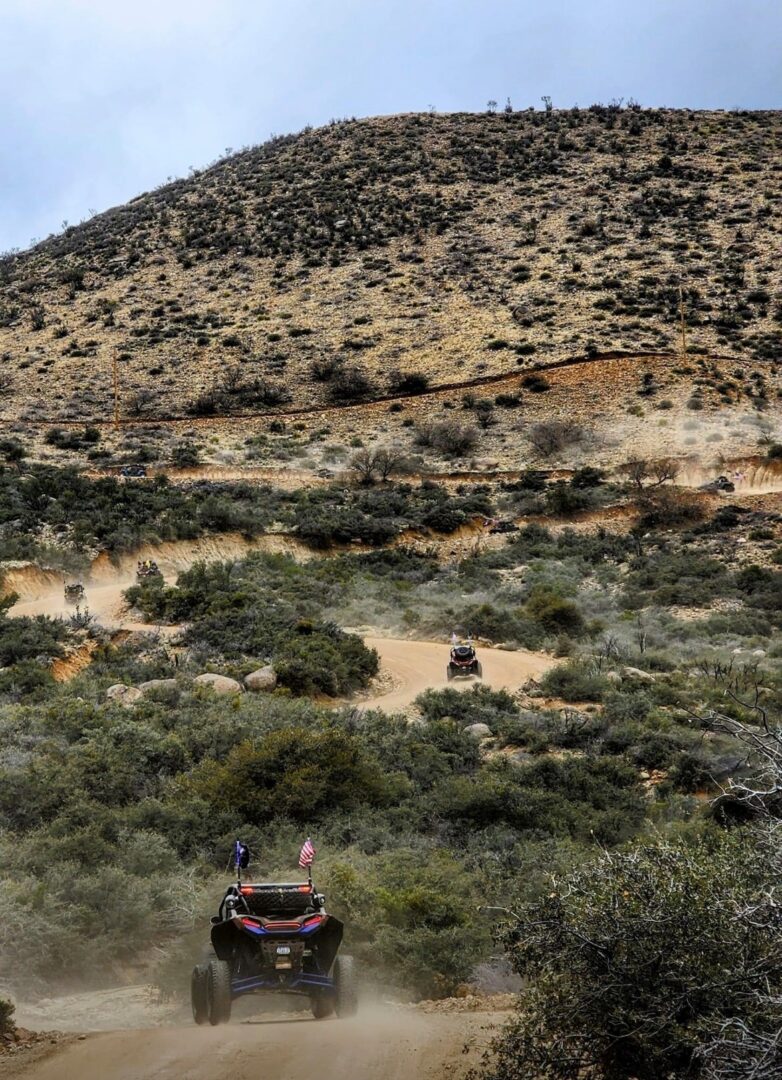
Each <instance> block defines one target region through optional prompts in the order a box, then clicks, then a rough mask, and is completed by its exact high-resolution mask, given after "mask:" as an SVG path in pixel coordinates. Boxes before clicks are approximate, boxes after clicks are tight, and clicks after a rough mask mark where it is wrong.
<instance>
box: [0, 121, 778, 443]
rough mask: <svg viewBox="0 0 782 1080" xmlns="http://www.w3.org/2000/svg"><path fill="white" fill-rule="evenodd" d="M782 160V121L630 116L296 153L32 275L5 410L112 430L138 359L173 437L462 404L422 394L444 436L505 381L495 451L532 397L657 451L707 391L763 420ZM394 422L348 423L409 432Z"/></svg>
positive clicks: (16, 272)
mask: <svg viewBox="0 0 782 1080" xmlns="http://www.w3.org/2000/svg"><path fill="white" fill-rule="evenodd" d="M781 142H782V120H780V116H779V114H778V113H768V112H766V113H764V112H754V113H739V112H736V113H706V112H692V111H670V110H640V109H637V108H635V107H631V108H627V109H621V110H620V109H618V108H614V107H602V106H599V107H598V106H594V107H592V108H590V109H587V110H577V109H574V110H569V111H553V112H549V113H544V112H534V111H525V112H514V113H508V114H506V113H498V114H496V115H490V114H483V115H481V114H454V115H443V116H440V115H405V116H394V117H387V118H377V119H370V120H360V121H348V122H339V123H333V124H331V125H329V126H328V127H325V128H322V129H318V130H307V131H304V132H303V133H301V134H299V135H295V136H289V137H284V138H278V139H274V140H272V141H270V142H269V143H266V144H264V145H263V146H260V147H257V148H253V149H250V150H246V151H243V152H241V153H239V154H236V155H234V156H231V157H227V158H225V159H223V160H221V161H219V162H218V163H217V164H215V165H214V166H212V167H211V168H209V169H207V170H205V171H203V172H200V173H195V174H194V175H193V176H192V177H190V178H189V179H187V180H180V181H177V182H175V183H173V184H169V185H168V186H165V187H161V188H159V189H157V190H156V191H154V192H151V193H148V194H145V195H142V196H140V197H139V198H137V199H134V200H133V201H131V202H130V203H128V204H127V205H126V206H123V207H119V208H116V209H114V210H111V211H109V212H107V213H105V214H101V215H99V216H97V217H94V218H92V219H91V220H90V221H88V222H86V223H85V224H83V225H80V226H77V227H73V228H69V229H67V230H66V231H65V232H64V233H63V234H62V235H60V236H56V237H53V238H50V239H49V240H47V241H45V242H44V243H42V244H40V245H38V246H37V247H35V248H33V249H32V250H30V251H27V252H23V253H21V254H12V255H10V256H7V257H6V258H5V259H4V261H3V262H2V264H0V280H1V282H2V284H1V285H0V356H2V361H3V363H2V368H1V369H0V371H1V378H2V387H3V396H2V404H1V405H0V418H4V419H5V420H6V421H7V422H8V423H9V424H12V425H15V426H16V428H17V430H20V431H21V430H24V429H25V426H26V425H30V424H35V423H36V422H37V424H38V425H43V424H44V423H51V422H54V421H57V422H66V421H71V422H77V421H84V420H89V421H99V420H105V419H109V418H110V417H111V414H112V409H113V375H112V364H113V361H114V359H115V358H116V359H117V361H118V363H117V370H118V376H119V389H120V403H121V410H122V414H123V416H124V417H126V418H127V419H135V420H136V421H150V422H154V421H155V420H159V419H166V418H173V417H179V418H187V417H190V416H192V417H194V418H197V417H202V418H203V417H214V416H217V417H220V416H225V415H230V414H259V413H260V414H262V415H263V414H267V413H274V414H275V415H277V414H280V413H289V412H294V413H295V412H297V411H303V410H312V409H330V410H332V412H330V413H327V414H325V419H326V421H327V423H328V422H329V421H332V422H333V421H334V418H335V417H337V418H339V417H340V416H341V414H340V413H335V412H333V410H340V409H342V408H344V407H345V406H346V405H355V404H356V403H358V404H359V405H360V404H361V403H364V402H371V401H377V400H383V399H386V400H387V399H388V398H389V397H397V398H404V397H406V396H408V395H411V394H412V395H420V394H421V393H422V392H423V391H425V390H427V389H428V390H430V391H437V388H438V387H440V388H442V387H450V388H452V389H450V390H440V391H439V392H435V393H434V394H431V393H430V395H429V396H428V397H427V398H425V399H421V398H417V399H416V400H417V401H418V402H419V403H420V405H419V407H420V408H422V409H423V410H424V413H425V414H426V416H427V417H429V418H430V419H431V417H432V413H433V410H435V409H441V408H443V407H446V408H448V407H453V406H454V405H456V404H460V403H461V396H462V395H461V394H460V393H458V391H459V390H462V391H463V390H464V388H465V386H469V385H470V384H472V383H477V384H478V386H479V390H478V397H480V396H481V395H483V396H487V397H489V399H490V401H491V403H492V404H494V402H495V399H496V398H498V395H499V401H498V403H499V404H500V409H499V410H498V411H497V412H496V414H495V417H494V422H493V423H492V424H489V423H487V424H486V425H481V426H482V427H484V428H485V431H486V432H488V434H487V435H486V437H485V440H484V443H483V444H482V446H481V452H483V453H488V454H492V455H495V456H496V455H502V454H503V453H504V452H505V451H504V450H503V446H502V445H501V442H502V439H501V437H502V438H504V437H505V435H506V434H507V433H508V432H513V431H514V430H517V424H518V420H519V418H520V417H521V416H524V403H526V405H527V406H529V408H530V410H531V413H530V416H531V418H532V419H535V418H536V417H539V416H544V417H545V416H547V415H549V414H553V415H564V416H567V417H572V416H573V415H574V410H575V412H576V413H577V412H578V411H579V409H581V410H582V411H583V413H584V417H585V418H588V417H594V416H595V413H596V412H598V413H599V412H602V411H603V410H604V409H606V410H607V411H608V412H609V413H610V414H611V417H610V419H611V423H612V425H613V426H614V428H615V426H616V420H617V419H619V418H624V420H623V422H624V421H626V422H627V424H629V428H628V432H627V440H629V441H633V439H635V437H636V436H635V434H634V429H633V425H636V426H637V427H645V428H648V427H649V425H648V424H639V423H638V422H637V420H634V419H633V411H632V408H633V404H634V403H635V411H637V410H638V402H639V397H638V395H639V394H641V398H640V400H641V403H642V404H645V405H656V406H657V407H662V408H664V409H666V410H670V409H671V408H674V409H675V410H677V411H676V412H675V414H673V415H672V416H671V423H672V425H673V428H674V429H676V430H677V431H679V432H680V429H681V426H682V424H683V423H684V422H685V421H686V420H687V414H686V413H682V412H680V411H679V410H681V409H684V408H685V406H686V405H687V403H688V402H689V401H690V398H691V396H692V394H693V391H694V392H695V396H696V398H697V399H698V401H697V404H696V405H695V406H694V407H693V406H691V407H693V408H695V409H700V408H702V407H704V406H705V407H706V409H707V412H708V411H709V410H717V409H719V408H722V407H731V408H732V407H735V406H736V405H739V404H740V405H741V407H742V409H743V408H744V407H745V406H746V407H747V408H748V409H749V411H750V413H752V414H756V413H757V411H758V409H760V410H762V409H763V408H764V406H765V403H766V402H767V401H768V400H769V399H770V398H771V397H773V396H775V395H776V393H777V390H778V388H777V383H776V377H775V374H774V370H775V361H776V357H777V355H778V352H779V347H780V343H781V342H782V328H781V327H780V319H781V318H782V307H780V299H781V298H782V271H781V270H780V268H779V265H778V260H776V259H775V251H776V249H777V248H778V243H779V240H778V237H779V231H780V225H779V203H780V198H782V179H781V174H782V167H781V166H780V165H779V150H780V143H781ZM680 283H681V285H682V286H683V289H684V297H685V312H686V321H687V330H688V349H689V357H688V359H687V361H686V362H685V363H684V364H682V361H681V358H680V357H678V355H677V354H678V351H679V329H678V308H679V294H678V288H679V284H680ZM616 354H620V357H619V359H618V360H616V359H613V360H610V361H609V363H610V364H611V365H612V366H611V367H610V368H609V369H607V370H603V369H601V368H598V369H593V368H592V365H585V366H584V367H581V366H580V365H579V367H578V368H577V369H576V370H575V374H572V375H571V374H569V373H570V372H571V370H572V369H569V368H565V370H564V372H563V373H562V374H561V376H560V381H561V382H563V383H564V384H566V386H567V384H569V383H573V380H574V379H575V380H576V383H577V385H576V387H575V389H573V390H571V392H570V396H567V395H568V391H567V389H566V390H565V391H564V393H565V396H564V397H560V398H559V399H557V396H556V394H552V395H550V396H549V395H545V394H543V395H541V394H537V395H536V394H534V393H529V390H533V391H534V390H536V389H540V386H539V385H536V383H535V382H533V383H532V384H531V385H530V382H529V371H530V369H532V368H533V367H538V366H550V365H557V364H559V365H561V364H563V363H565V364H567V362H569V361H573V360H580V359H584V358H595V357H597V358H598V359H597V363H598V364H600V363H601V360H600V358H601V357H604V356H606V355H608V356H609V357H611V356H614V357H615V356H616ZM525 374H526V375H527V379H526V385H525V379H524V376H525ZM519 375H521V378H519ZM495 380H499V382H495ZM538 383H539V380H538ZM607 385H610V386H611V394H610V395H607V394H606V393H605V390H606V386H607ZM544 386H545V383H544ZM585 388H586V389H587V390H591V393H589V394H588V395H587V399H586V400H584V399H583V391H584V389H585ZM555 389H556V386H555ZM646 391H648V394H647V393H646ZM658 393H659V397H658V398H657V399H656V400H655V401H649V402H646V403H644V402H643V400H642V399H643V397H644V396H647V397H650V398H651V397H653V396H654V395H655V394H658ZM514 398H515V400H513V399H514ZM544 399H545V400H544ZM607 399H610V405H609V401H608V400H607ZM661 399H665V401H666V403H665V404H662V405H660V400H661ZM520 403H521V404H522V413H519V412H518V409H517V408H512V406H519V404H520ZM468 405H470V407H473V406H474V405H475V402H474V401H473V402H472V403H470V402H468ZM486 408H487V411H488V408H489V406H488V404H487V406H486ZM388 409H389V406H388V405H383V406H382V408H381V409H379V411H378V409H377V408H376V409H375V412H374V415H373V413H372V410H371V409H370V411H369V413H367V412H366V410H364V409H359V410H358V411H356V410H352V414H353V415H352V417H351V419H350V422H349V423H342V424H341V425H340V423H339V421H338V422H337V423H336V428H334V427H333V426H332V430H336V432H337V434H350V433H351V432H353V433H354V434H355V433H356V432H358V433H359V434H361V433H362V432H363V431H364V430H372V431H378V430H382V431H385V432H386V433H388V434H390V435H391V436H396V437H400V438H401V437H403V436H404V438H409V435H410V432H407V433H406V432H405V431H404V428H405V426H406V427H408V428H409V427H411V426H412V425H411V421H410V419H408V417H407V416H406V415H405V407H403V404H399V405H398V406H396V407H394V406H392V413H391V415H389V414H388ZM628 409H630V410H631V412H630V414H629V417H628V416H627V410H628ZM395 413H396V415H395ZM415 415H416V414H415V412H414V413H413V416H414V417H415ZM691 415H692V414H690V416H691ZM677 417H678V419H677ZM323 419H324V417H323V416H320V417H318V416H314V417H313V423H322V421H323ZM303 422H304V424H305V427H306V426H307V425H308V423H309V422H308V421H307V418H306V416H305V417H303ZM655 424H657V421H655ZM490 427H491V428H493V429H494V430H492V431H489V428H490ZM266 428H268V424H261V426H260V430H262V431H263V430H266ZM341 429H342V430H341ZM183 430H185V431H186V430H187V428H184V429H183ZM754 434H756V433H753V437H754ZM668 436H669V433H665V432H664V433H659V434H658V435H657V436H655V438H657V439H660V438H662V439H663V442H665V439H666V438H668ZM706 437H707V436H706V435H704V438H706ZM620 441H624V439H623V438H620ZM669 441H670V440H669ZM682 441H684V440H682V439H681V438H679V442H682ZM511 442H513V443H517V442H518V440H517V439H512V440H511ZM734 443H735V445H732V446H731V447H730V448H731V449H733V450H735V451H738V450H742V449H743V450H746V449H747V447H748V445H751V444H752V439H749V440H748V439H747V438H746V437H744V436H742V437H740V438H738V440H734ZM505 450H507V448H505Z"/></svg>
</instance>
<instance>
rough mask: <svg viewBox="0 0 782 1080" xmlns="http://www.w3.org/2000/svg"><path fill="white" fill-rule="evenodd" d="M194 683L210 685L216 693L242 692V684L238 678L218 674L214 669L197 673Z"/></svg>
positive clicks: (196, 684)
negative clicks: (200, 673) (201, 673)
mask: <svg viewBox="0 0 782 1080" xmlns="http://www.w3.org/2000/svg"><path fill="white" fill-rule="evenodd" d="M193 683H194V685H195V686H209V687H211V689H212V690H214V692H215V693H216V694H241V692H242V684H241V683H238V682H237V681H236V679H229V678H228V676H227V675H217V674H216V673H215V672H213V671H205V672H204V674H203V675H196V677H195V678H194V679H193Z"/></svg>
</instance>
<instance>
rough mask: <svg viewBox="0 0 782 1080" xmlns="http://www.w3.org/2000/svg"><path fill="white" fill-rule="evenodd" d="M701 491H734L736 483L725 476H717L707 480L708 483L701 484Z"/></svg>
mask: <svg viewBox="0 0 782 1080" xmlns="http://www.w3.org/2000/svg"><path fill="white" fill-rule="evenodd" d="M700 490H701V491H735V490H736V485H735V484H734V483H733V481H732V480H729V479H728V478H727V476H718V477H716V478H715V479H714V480H709V482H708V484H701V487H700Z"/></svg>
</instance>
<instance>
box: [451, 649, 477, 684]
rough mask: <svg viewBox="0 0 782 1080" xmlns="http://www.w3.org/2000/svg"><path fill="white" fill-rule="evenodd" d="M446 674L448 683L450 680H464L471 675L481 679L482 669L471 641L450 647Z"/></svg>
mask: <svg viewBox="0 0 782 1080" xmlns="http://www.w3.org/2000/svg"><path fill="white" fill-rule="evenodd" d="M446 673H447V676H448V681H449V682H450V681H451V679H459V678H462V679H466V678H469V677H471V676H473V675H474V676H476V677H477V678H479V679H482V678H483V667H482V665H481V662H480V660H479V659H478V656H477V654H476V652H475V646H474V645H473V643H472V642H471V641H468V642H466V643H464V644H462V645H452V646H451V657H450V660H449V661H448V668H447V672H446Z"/></svg>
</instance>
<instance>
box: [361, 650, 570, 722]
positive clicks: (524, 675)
mask: <svg viewBox="0 0 782 1080" xmlns="http://www.w3.org/2000/svg"><path fill="white" fill-rule="evenodd" d="M364 640H365V642H366V643H367V645H369V647H370V648H373V649H377V651H378V654H379V655H380V666H381V671H382V670H383V669H385V670H386V671H387V672H388V674H389V676H390V679H391V683H392V686H391V689H390V690H389V691H388V692H387V693H384V694H380V695H378V696H376V697H371V698H367V699H366V700H365V701H362V702H361V708H363V709H383V710H384V712H395V711H400V710H403V709H405V708H406V707H407V706H408V705H410V703H411V702H412V701H414V700H415V698H416V697H418V695H419V694H420V693H421V692H422V691H423V690H427V689H429V688H430V687H432V688H433V689H436V690H441V689H443V687H446V686H450V687H452V688H453V689H454V690H469V689H470V688H471V687H473V686H475V685H476V681H477V680H475V679H454V680H453V681H452V682H448V679H447V677H446V666H447V664H448V646H447V645H446V644H442V643H440V642H435V641H407V640H404V639H400V638H379V637H365V638H364ZM478 651H479V656H480V660H481V663H482V665H483V680H482V681H483V683H484V684H485V685H486V686H490V687H491V688H492V689H493V690H511V691H512V690H518V689H519V687H520V686H522V685H523V684H524V683H525V682H526V681H527V679H529V678H538V676H540V675H542V674H543V673H544V672H545V671H547V670H548V669H549V668H550V667H552V666H553V664H554V663H555V661H554V660H553V659H552V658H551V657H549V656H544V655H543V654H542V653H533V652H527V651H526V650H525V649H519V650H518V651H517V652H506V651H505V650H503V649H479V650H478Z"/></svg>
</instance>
